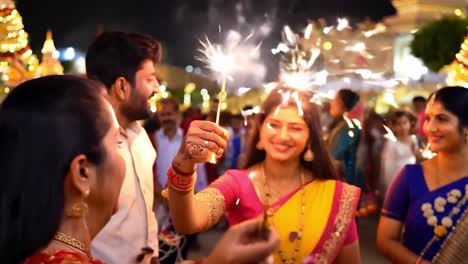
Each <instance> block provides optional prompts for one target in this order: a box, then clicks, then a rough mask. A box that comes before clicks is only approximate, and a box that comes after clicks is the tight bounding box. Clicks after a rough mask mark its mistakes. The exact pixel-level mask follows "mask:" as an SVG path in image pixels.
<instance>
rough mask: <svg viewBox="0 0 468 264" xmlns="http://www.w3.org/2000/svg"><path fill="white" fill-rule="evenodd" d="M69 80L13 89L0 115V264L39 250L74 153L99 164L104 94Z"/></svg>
mask: <svg viewBox="0 0 468 264" xmlns="http://www.w3.org/2000/svg"><path fill="white" fill-rule="evenodd" d="M99 86H101V87H102V85H101V84H98V83H96V82H95V81H91V80H87V79H83V78H80V77H75V76H48V77H43V78H38V79H34V80H31V81H27V82H24V83H23V84H21V85H19V86H18V87H16V88H15V89H14V90H13V91H12V92H11V93H10V95H9V96H8V97H7V98H6V99H5V101H4V102H3V104H2V106H1V108H0V180H1V184H0V259H1V261H2V263H18V262H21V261H22V260H24V259H25V258H26V257H28V256H30V255H32V254H34V253H35V252H37V251H38V250H40V249H41V248H43V247H45V246H46V245H47V244H48V243H49V242H50V240H51V239H52V237H53V235H54V234H55V232H57V229H58V227H59V225H60V221H61V219H62V217H63V212H64V179H65V176H66V175H67V172H68V171H69V165H70V162H71V160H72V159H73V158H74V157H76V156H77V155H79V154H85V155H86V157H87V159H88V160H89V161H90V162H92V163H94V164H96V165H99V164H100V163H101V162H102V160H103V159H104V158H105V157H104V150H103V147H102V144H101V141H102V139H103V137H104V136H105V134H106V133H107V131H108V130H109V128H110V126H111V123H110V122H111V120H109V118H108V116H107V114H106V112H105V111H106V110H105V108H104V107H105V105H104V100H105V99H104V97H103V96H102V94H104V90H103V89H104V88H102V89H98V88H97V87H99Z"/></svg>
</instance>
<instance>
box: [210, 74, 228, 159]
mask: <svg viewBox="0 0 468 264" xmlns="http://www.w3.org/2000/svg"><path fill="white" fill-rule="evenodd" d="M225 99H226V77H225V76H224V77H223V81H222V84H221V91H220V92H219V94H218V100H219V103H218V109H217V110H216V124H217V125H219V116H220V115H221V105H222V104H223V103H224V100H225ZM210 163H212V164H216V153H214V152H212V153H211V159H210Z"/></svg>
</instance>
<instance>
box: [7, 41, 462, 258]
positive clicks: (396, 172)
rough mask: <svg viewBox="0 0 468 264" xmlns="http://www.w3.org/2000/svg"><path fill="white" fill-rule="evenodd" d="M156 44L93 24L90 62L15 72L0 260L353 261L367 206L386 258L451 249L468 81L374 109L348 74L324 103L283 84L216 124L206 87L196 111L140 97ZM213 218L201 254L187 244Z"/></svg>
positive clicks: (456, 254)
mask: <svg viewBox="0 0 468 264" xmlns="http://www.w3.org/2000/svg"><path fill="white" fill-rule="evenodd" d="M160 53H161V47H160V45H159V43H158V42H157V41H156V40H154V39H153V38H151V37H148V36H145V35H141V34H135V33H125V32H103V33H101V34H100V35H99V36H97V37H96V39H95V40H94V41H93V42H92V43H91V45H90V46H89V48H88V52H87V55H86V70H87V76H71V75H64V76H49V77H41V78H37V79H33V80H30V81H26V82H24V83H22V84H20V85H19V86H18V87H16V88H15V89H14V90H13V91H12V92H11V93H10V94H9V96H8V97H7V98H6V99H5V101H4V102H3V103H2V104H1V106H0V171H1V174H0V175H1V176H0V177H1V179H2V182H3V183H2V185H0V259H1V260H2V263H25V264H42V263H50V264H52V263H54V264H55V263H62V264H65V263H93V264H97V263H111V264H113V263H176V262H179V261H186V262H187V263H208V264H210V263H291V264H292V263H338V264H339V263H346V264H348V263H349V264H353V263H361V256H360V250H359V234H358V231H357V227H356V223H357V221H359V217H362V216H365V215H366V214H368V213H369V212H375V211H376V210H377V207H381V208H382V210H381V216H380V221H379V226H378V230H377V241H376V243H377V246H378V248H379V250H380V252H381V254H382V255H383V256H385V257H386V258H387V259H388V260H390V261H391V262H392V263H402V264H405V263H424V264H429V263H434V264H435V263H455V264H457V263H464V262H463V261H465V260H466V258H464V257H463V256H464V255H463V251H461V250H457V249H460V248H463V245H466V243H467V239H468V238H467V236H466V233H467V232H468V231H467V230H466V228H468V213H467V212H468V204H467V201H468V120H467V118H468V113H467V108H466V107H465V106H464V104H465V103H466V102H468V90H467V89H466V88H463V87H444V88H442V89H439V90H437V91H435V92H434V93H433V94H431V96H430V97H429V98H428V100H427V102H426V101H425V98H422V97H416V98H415V99H414V100H413V103H414V104H413V109H412V111H410V110H408V109H394V110H392V111H391V112H390V113H389V114H388V115H386V116H380V115H378V114H376V113H375V112H373V111H372V110H368V109H363V107H362V105H363V104H362V102H360V95H359V94H358V93H357V92H355V91H352V90H349V89H341V90H339V91H338V92H337V94H336V96H335V97H334V99H333V100H331V101H330V102H329V109H326V108H325V107H321V106H319V105H317V104H316V103H314V101H313V100H311V96H313V95H312V94H310V93H309V92H308V91H304V90H302V89H296V88H291V87H288V86H286V85H281V84H280V85H278V87H277V88H275V89H274V90H272V91H271V92H270V93H269V94H268V96H267V97H266V98H265V100H264V101H263V102H262V105H261V106H260V111H259V112H258V113H255V114H250V115H246V114H245V113H250V112H253V111H249V110H251V109H252V107H251V106H246V107H245V108H244V109H242V110H243V111H240V110H241V109H239V113H228V112H223V113H221V118H220V123H219V125H217V124H215V123H214V122H213V121H214V120H215V118H216V111H217V107H218V104H219V102H218V101H216V100H213V101H212V102H211V103H212V104H211V109H210V111H209V112H208V113H207V114H206V115H203V114H202V113H201V111H200V110H199V109H198V108H196V107H191V108H189V109H187V110H186V111H185V112H182V111H181V109H180V106H179V105H180V104H179V102H178V101H177V100H176V99H175V98H173V97H169V98H166V99H162V100H160V101H158V105H157V111H156V114H153V112H151V110H150V104H149V99H150V98H151V97H153V95H154V94H155V93H158V86H159V83H158V80H157V79H156V75H155V64H156V63H158V62H159V58H160ZM240 113H243V114H244V115H242V114H240ZM356 120H361V121H362V124H363V125H362V129H360V126H359V125H357V121H356ZM143 121H145V122H144V123H143ZM322 124H324V126H322ZM384 124H386V125H388V127H390V129H391V131H392V132H393V135H392V137H389V136H388V134H387V135H386V136H385V133H388V131H386V130H385V129H384V126H383V125H384ZM425 146H430V149H431V151H432V152H434V153H436V155H435V156H434V157H432V158H431V159H428V158H427V157H425V156H424V155H421V149H422V148H424V147H425ZM212 155H215V156H216V158H217V162H216V164H213V163H211V162H210V160H211V157H212ZM369 203H372V205H373V207H372V208H371V207H369V206H368V205H369ZM366 206H367V207H366ZM362 209H365V210H362ZM223 221H225V222H226V223H227V225H228V226H229V228H228V229H227V230H226V232H225V233H224V235H223V237H222V238H221V239H220V240H219V241H218V243H217V245H216V246H215V248H214V249H213V250H212V251H211V252H210V254H209V255H208V256H206V257H204V258H200V259H195V260H185V259H186V257H187V249H188V246H187V245H188V244H194V243H195V244H196V243H200V241H197V236H196V234H197V233H200V232H202V231H205V230H208V229H210V228H212V227H215V226H217V225H219V224H220V223H222V222H223ZM174 248H175V250H173V249H174Z"/></svg>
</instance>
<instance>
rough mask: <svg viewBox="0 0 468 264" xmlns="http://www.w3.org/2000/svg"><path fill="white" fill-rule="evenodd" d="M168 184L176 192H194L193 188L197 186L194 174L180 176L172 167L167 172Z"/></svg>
mask: <svg viewBox="0 0 468 264" xmlns="http://www.w3.org/2000/svg"><path fill="white" fill-rule="evenodd" d="M167 183H168V185H169V186H170V187H171V188H173V189H174V190H176V191H179V192H187V191H191V190H193V187H194V186H195V176H193V173H192V174H191V176H182V175H179V174H177V173H176V172H175V171H174V169H173V167H172V166H171V167H169V169H168V170H167Z"/></svg>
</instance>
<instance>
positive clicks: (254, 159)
mask: <svg viewBox="0 0 468 264" xmlns="http://www.w3.org/2000/svg"><path fill="white" fill-rule="evenodd" d="M295 92H297V93H298V99H299V101H300V102H301V105H302V109H303V112H304V115H303V118H304V121H305V122H306V123H307V126H308V127H309V141H308V142H309V143H310V146H311V148H312V151H313V152H314V156H315V158H314V160H312V161H305V160H304V158H303V155H301V164H302V166H303V167H304V168H306V169H307V170H309V171H311V172H312V173H313V174H314V177H315V178H318V179H337V175H336V173H335V170H334V168H333V165H332V162H331V158H330V154H329V153H328V151H327V148H326V146H325V142H324V141H323V137H322V126H321V125H320V115H319V113H320V109H319V107H318V106H317V105H316V104H314V103H311V95H310V94H308V93H307V92H304V91H300V90H296V89H293V88H289V87H278V88H276V89H274V90H273V91H271V92H270V94H269V95H268V97H267V98H266V99H265V101H264V102H263V104H262V107H261V110H262V111H261V113H260V114H258V115H256V116H255V117H256V118H257V119H256V122H255V128H254V133H253V135H252V137H251V138H250V142H249V146H250V148H249V150H248V153H247V163H246V164H247V165H246V167H247V168H248V167H250V166H252V165H254V164H257V163H260V162H262V161H264V160H265V155H266V152H265V150H258V149H256V148H255V145H256V144H257V142H258V141H259V140H260V128H261V127H262V124H263V122H264V121H265V118H266V117H267V116H268V115H269V114H270V113H272V112H273V111H275V109H276V108H277V107H278V106H280V105H281V104H288V105H297V102H296V99H295V98H293V97H292V96H290V97H289V99H288V101H286V102H285V101H284V96H283V95H284V94H286V93H289V94H292V93H295ZM306 150H307V148H306V149H304V151H303V153H302V154H304V152H305V151H306Z"/></svg>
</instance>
